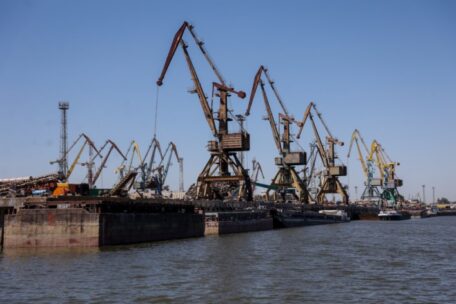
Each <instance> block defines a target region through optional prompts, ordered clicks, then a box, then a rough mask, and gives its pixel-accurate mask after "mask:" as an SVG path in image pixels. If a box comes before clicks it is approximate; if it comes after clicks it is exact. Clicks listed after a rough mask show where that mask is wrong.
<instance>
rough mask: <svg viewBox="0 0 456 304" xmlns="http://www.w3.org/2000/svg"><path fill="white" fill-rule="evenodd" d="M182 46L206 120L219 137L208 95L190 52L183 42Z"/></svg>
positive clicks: (213, 132) (214, 133)
mask: <svg viewBox="0 0 456 304" xmlns="http://www.w3.org/2000/svg"><path fill="white" fill-rule="evenodd" d="M181 46H182V50H183V51H184V56H185V61H186V62H187V66H188V69H189V70H190V74H191V76H192V80H193V83H194V84H195V90H196V93H197V94H198V98H199V101H200V104H201V108H202V109H203V112H204V117H205V118H206V121H207V123H208V124H209V127H210V128H211V131H212V135H214V136H218V131H217V127H216V126H215V121H214V115H213V113H212V109H211V107H210V106H209V103H208V102H207V97H206V94H205V93H204V90H203V87H202V86H201V82H200V80H199V78H198V74H196V70H195V67H194V65H193V62H192V60H191V58H190V55H189V54H188V51H187V46H186V45H185V43H184V42H183V40H181Z"/></svg>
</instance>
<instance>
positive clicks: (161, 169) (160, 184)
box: [148, 142, 181, 195]
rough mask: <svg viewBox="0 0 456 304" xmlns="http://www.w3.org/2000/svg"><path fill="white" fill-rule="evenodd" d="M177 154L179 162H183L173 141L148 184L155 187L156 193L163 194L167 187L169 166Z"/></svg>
mask: <svg viewBox="0 0 456 304" xmlns="http://www.w3.org/2000/svg"><path fill="white" fill-rule="evenodd" d="M173 155H174V156H175V158H176V160H177V162H178V163H180V162H181V158H180V157H179V154H178V152H177V148H176V145H175V144H174V143H173V142H170V143H169V144H168V147H167V148H166V150H165V153H163V157H162V159H161V161H160V163H159V164H158V166H157V168H155V170H154V171H155V172H157V173H156V174H155V175H153V176H151V179H150V181H149V182H148V185H149V187H150V188H151V189H155V191H156V193H157V194H159V195H161V193H162V190H163V188H164V187H165V183H166V177H167V176H168V171H169V167H170V166H171V159H172V156H173Z"/></svg>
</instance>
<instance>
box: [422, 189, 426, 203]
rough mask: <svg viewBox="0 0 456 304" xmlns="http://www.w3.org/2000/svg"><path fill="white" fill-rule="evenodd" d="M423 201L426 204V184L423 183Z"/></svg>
mask: <svg viewBox="0 0 456 304" xmlns="http://www.w3.org/2000/svg"><path fill="white" fill-rule="evenodd" d="M422 187H423V203H425V204H426V185H423V186H422Z"/></svg>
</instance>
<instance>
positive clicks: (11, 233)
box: [3, 209, 99, 248]
mask: <svg viewBox="0 0 456 304" xmlns="http://www.w3.org/2000/svg"><path fill="white" fill-rule="evenodd" d="M98 222H99V215H98V214H96V213H89V212H87V211H85V210H83V209H20V210H18V212H17V213H16V214H7V215H5V219H4V232H3V247H4V248H27V247H30V248H32V247H95V246H98V234H99V232H98V231H99V224H98Z"/></svg>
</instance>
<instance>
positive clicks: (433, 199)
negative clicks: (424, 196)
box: [432, 186, 435, 205]
mask: <svg viewBox="0 0 456 304" xmlns="http://www.w3.org/2000/svg"><path fill="white" fill-rule="evenodd" d="M432 204H433V205H434V204H435V187H434V186H432Z"/></svg>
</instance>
